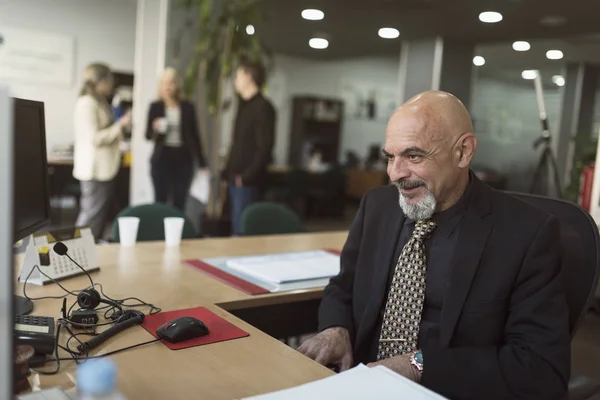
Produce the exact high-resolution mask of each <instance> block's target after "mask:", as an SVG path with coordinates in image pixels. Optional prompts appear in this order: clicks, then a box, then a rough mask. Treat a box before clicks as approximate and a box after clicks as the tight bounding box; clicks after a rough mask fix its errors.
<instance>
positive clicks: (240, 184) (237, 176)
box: [235, 175, 243, 188]
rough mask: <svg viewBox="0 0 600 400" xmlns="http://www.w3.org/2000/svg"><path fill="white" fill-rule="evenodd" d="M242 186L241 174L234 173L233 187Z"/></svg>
mask: <svg viewBox="0 0 600 400" xmlns="http://www.w3.org/2000/svg"><path fill="white" fill-rule="evenodd" d="M242 186H243V183H242V176H241V175H236V176H235V187H239V188H241V187H242Z"/></svg>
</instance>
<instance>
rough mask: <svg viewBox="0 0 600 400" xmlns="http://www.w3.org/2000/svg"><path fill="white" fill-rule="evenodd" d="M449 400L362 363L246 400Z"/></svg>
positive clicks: (397, 376)
mask: <svg viewBox="0 0 600 400" xmlns="http://www.w3.org/2000/svg"><path fill="white" fill-rule="evenodd" d="M321 398H322V399H325V398H326V399H327V400H338V399H339V400H359V399H378V400H388V399H389V400H399V399H407V400H408V399H410V400H447V399H446V398H445V397H442V396H440V395H438V394H437V393H434V392H432V391H431V390H429V389H427V388H425V387H423V386H421V385H420V384H418V383H415V382H413V381H411V380H409V379H406V378H404V377H403V376H401V375H398V374H396V373H395V372H393V371H392V370H390V369H388V368H386V367H383V366H378V367H372V368H370V367H367V366H365V365H364V364H360V365H358V366H356V367H355V368H352V369H350V370H348V371H345V372H342V373H339V374H337V375H333V376H330V377H328V378H325V379H321V380H318V381H315V382H311V383H307V384H304V385H300V386H297V387H295V388H291V389H285V390H280V391H277V392H273V393H267V394H263V395H259V396H254V397H249V398H247V400H280V399H281V400H283V399H285V400H301V399H302V400H304V399H321Z"/></svg>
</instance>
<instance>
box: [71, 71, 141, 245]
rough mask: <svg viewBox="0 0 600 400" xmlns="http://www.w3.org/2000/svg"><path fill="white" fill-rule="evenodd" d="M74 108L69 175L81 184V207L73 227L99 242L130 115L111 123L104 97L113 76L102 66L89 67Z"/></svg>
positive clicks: (108, 211) (108, 93) (105, 221)
mask: <svg viewBox="0 0 600 400" xmlns="http://www.w3.org/2000/svg"><path fill="white" fill-rule="evenodd" d="M83 79H84V82H83V86H82V88H81V91H80V93H79V98H78V99H77V103H76V105H75V113H74V123H75V149H74V159H73V176H74V177H75V179H77V180H79V181H80V184H81V204H80V212H79V216H78V217H77V222H76V223H75V224H76V226H89V227H90V228H91V230H92V233H93V234H94V237H95V238H96V240H100V239H102V236H103V232H104V228H105V226H106V223H107V222H108V221H107V219H108V217H109V213H110V211H111V210H110V207H111V201H112V199H113V198H114V195H115V177H116V176H117V173H118V172H119V168H120V166H121V152H120V150H119V144H120V141H121V139H122V137H123V131H124V128H125V127H127V126H129V125H130V124H131V112H127V113H126V114H125V115H123V116H122V117H121V118H120V119H119V120H118V121H116V122H115V121H114V117H113V114H112V110H111V108H110V105H109V104H108V101H107V97H108V96H110V94H111V93H112V91H113V86H114V85H113V75H112V72H111V70H110V68H109V67H108V66H106V65H104V64H100V63H94V64H91V65H89V66H88V67H87V68H86V69H85V71H84V74H83Z"/></svg>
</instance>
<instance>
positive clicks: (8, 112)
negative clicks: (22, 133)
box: [0, 84, 15, 399]
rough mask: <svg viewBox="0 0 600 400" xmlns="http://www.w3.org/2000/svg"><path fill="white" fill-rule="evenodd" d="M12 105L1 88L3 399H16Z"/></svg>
mask: <svg viewBox="0 0 600 400" xmlns="http://www.w3.org/2000/svg"><path fill="white" fill-rule="evenodd" d="M12 117H13V113H12V102H11V100H10V97H9V95H8V89H7V87H6V86H2V85H1V84H0V271H2V273H3V274H4V275H2V277H1V278H0V398H2V399H11V398H13V396H14V395H13V390H12V389H13V362H14V359H13V352H14V350H13V329H14V326H15V324H14V316H13V312H14V311H13V299H14V297H13V296H14V286H13V285H14V283H15V279H14V269H13V268H12V266H13V254H12V248H13V224H12V202H13V195H12V191H13V184H12V169H13V163H12V159H13V137H12V136H13V135H12V134H11V133H12Z"/></svg>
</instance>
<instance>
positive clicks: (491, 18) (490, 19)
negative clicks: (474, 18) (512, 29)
mask: <svg viewBox="0 0 600 400" xmlns="http://www.w3.org/2000/svg"><path fill="white" fill-rule="evenodd" d="M479 20H480V21H481V22H485V23H488V24H494V23H496V22H500V21H502V14H500V13H499V12H496V11H485V12H482V13H481V14H479Z"/></svg>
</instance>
